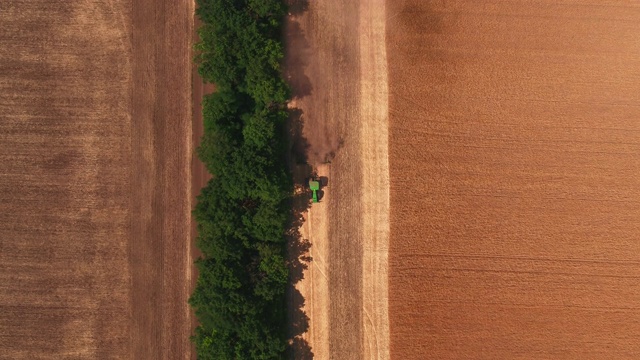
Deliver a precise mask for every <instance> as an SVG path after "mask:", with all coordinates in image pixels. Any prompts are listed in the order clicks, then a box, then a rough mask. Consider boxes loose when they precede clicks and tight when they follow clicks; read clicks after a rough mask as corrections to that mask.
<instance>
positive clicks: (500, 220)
mask: <svg viewBox="0 0 640 360" xmlns="http://www.w3.org/2000/svg"><path fill="white" fill-rule="evenodd" d="M387 16H388V20H387V54H388V65H389V94H390V98H389V109H390V153H389V156H390V171H391V243H390V252H389V266H390V269H389V294H390V299H389V312H390V320H391V355H392V358H397V359H425V358H432V359H551V358H552V359H559V358H572V359H637V358H640V342H638V341H637V339H638V338H640V310H639V307H638V300H639V299H640V282H639V281H638V279H639V278H640V256H639V254H640V241H638V240H639V239H640V226H639V224H640V222H639V219H640V206H639V203H640V176H639V174H640V123H639V122H638V119H640V91H638V90H639V89H640V42H639V41H638V38H639V37H640V8H639V7H638V4H634V3H633V2H628V1H596V0H591V1H563V2H556V1H542V0H540V1H510V2H504V1H500V2H497V1H495V2H494V1H474V0H468V1H440V0H438V1H420V0H410V1H409V0H408V1H388V2H387Z"/></svg>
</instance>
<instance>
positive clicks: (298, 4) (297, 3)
mask: <svg viewBox="0 0 640 360" xmlns="http://www.w3.org/2000/svg"><path fill="white" fill-rule="evenodd" d="M286 3H287V6H288V8H289V14H290V15H300V14H302V13H304V12H306V11H307V10H309V0H287V1H286Z"/></svg>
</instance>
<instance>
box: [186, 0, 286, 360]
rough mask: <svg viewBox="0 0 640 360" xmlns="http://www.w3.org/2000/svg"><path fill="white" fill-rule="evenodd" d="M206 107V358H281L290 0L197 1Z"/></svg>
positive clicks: (201, 315)
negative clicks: (285, 32) (212, 88)
mask: <svg viewBox="0 0 640 360" xmlns="http://www.w3.org/2000/svg"><path fill="white" fill-rule="evenodd" d="M197 5H198V9H197V15H198V16H199V18H200V19H201V20H202V23H203V25H202V26H201V27H200V28H199V35H200V39H201V42H200V43H199V44H197V47H196V50H197V53H198V55H197V57H196V61H197V63H198V66H199V72H200V75H201V76H202V77H203V78H204V79H205V81H208V82H212V83H215V84H216V88H217V91H216V92H215V93H214V94H211V95H208V96H206V98H205V99H204V101H203V115H204V122H205V134H204V136H203V139H202V143H201V146H200V148H199V149H198V155H199V157H200V159H201V160H202V161H203V162H204V163H205V164H206V166H207V168H208V170H209V172H210V173H211V174H213V175H214V177H213V179H212V180H211V181H209V183H208V184H207V186H206V187H205V188H204V189H203V190H202V194H201V195H200V197H199V198H198V203H197V205H196V209H195V211H194V215H195V217H196V220H197V222H198V233H199V235H198V239H197V244H198V247H199V248H200V250H201V251H202V254H203V255H202V257H201V258H200V259H198V260H197V261H196V265H197V267H198V270H199V277H198V282H197V285H196V289H195V291H194V293H193V294H192V296H191V299H190V304H191V306H192V307H193V308H194V309H195V312H196V315H197V317H198V320H199V323H200V325H199V326H198V328H197V329H196V332H195V335H194V337H193V340H194V342H195V344H196V349H197V352H198V358H199V359H280V358H282V357H283V354H284V351H285V349H286V346H287V338H286V311H285V310H286V308H285V289H286V286H287V282H288V269H287V264H286V257H285V231H286V227H287V219H288V214H289V199H290V196H291V193H292V183H291V180H290V176H289V173H288V171H287V167H286V162H285V161H284V158H285V151H286V146H285V144H286V141H287V139H286V135H285V132H284V130H283V129H284V126H285V121H286V119H287V112H286V107H285V102H286V100H287V98H288V96H289V90H288V87H287V84H286V83H285V82H284V80H283V78H282V73H281V69H280V62H281V60H282V58H283V46H282V43H281V41H280V38H281V25H282V24H281V21H282V19H283V16H284V14H285V11H286V8H285V6H284V4H283V3H282V1H281V0H198V1H197Z"/></svg>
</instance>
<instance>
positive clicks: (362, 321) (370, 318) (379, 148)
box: [287, 0, 389, 360]
mask: <svg viewBox="0 0 640 360" xmlns="http://www.w3.org/2000/svg"><path fill="white" fill-rule="evenodd" d="M298 5H299V6H295V5H294V6H293V7H292V16H290V18H289V22H288V28H287V39H288V44H289V49H288V58H287V70H288V73H287V75H288V76H290V82H291V84H292V87H293V89H294V96H295V98H294V101H293V103H292V106H293V107H295V108H297V109H298V111H299V113H298V114H297V118H298V119H299V122H301V123H302V125H303V129H304V130H303V135H304V137H305V139H306V142H307V144H306V146H307V147H305V146H302V148H303V150H306V153H307V156H308V161H309V163H310V164H311V165H312V166H313V167H314V168H315V169H316V170H317V172H318V175H319V176H326V177H327V179H328V184H327V186H326V187H324V189H323V190H324V191H325V194H326V195H325V196H324V198H322V199H321V203H319V204H315V205H312V207H311V209H310V210H309V212H308V214H307V215H306V219H307V221H306V222H305V223H304V225H303V227H302V229H301V232H302V235H303V237H305V238H307V239H309V240H310V242H311V248H310V250H309V255H310V256H311V258H312V260H311V262H310V263H309V264H308V265H309V266H308V269H307V270H306V271H304V279H303V280H302V281H301V282H299V283H298V284H297V289H298V290H299V291H300V293H301V295H302V297H303V298H304V301H303V310H304V311H305V313H306V315H307V316H308V317H309V320H308V327H309V328H308V331H307V332H306V333H305V334H303V336H302V337H303V338H304V339H305V340H306V341H307V342H308V343H309V345H310V347H311V352H312V356H313V358H315V359H354V360H355V359H387V358H388V357H389V333H388V314H387V272H386V269H387V244H388V231H389V220H388V219H389V218H388V216H389V213H388V211H389V192H388V189H389V183H388V181H389V179H388V159H387V151H388V149H387V108H386V104H387V93H386V91H387V89H386V58H385V56H386V55H385V42H384V3H383V2H380V1H375V0H371V1H365V0H363V1H361V2H349V3H344V2H340V1H326V2H313V3H308V4H306V3H302V4H298ZM303 145H305V144H303ZM310 357H311V354H307V353H304V354H300V353H299V354H297V357H296V358H310Z"/></svg>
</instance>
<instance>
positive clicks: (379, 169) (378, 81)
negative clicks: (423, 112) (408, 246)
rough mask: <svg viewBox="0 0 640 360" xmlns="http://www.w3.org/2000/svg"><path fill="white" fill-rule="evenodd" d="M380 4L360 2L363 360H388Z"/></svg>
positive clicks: (385, 99) (386, 201)
mask: <svg viewBox="0 0 640 360" xmlns="http://www.w3.org/2000/svg"><path fill="white" fill-rule="evenodd" d="M385 21H386V20H385V3H384V0H361V3H360V31H359V34H360V88H361V93H360V118H361V120H362V121H361V124H362V132H361V136H362V153H361V156H362V157H363V160H362V165H363V166H362V168H363V169H362V172H363V174H362V188H363V189H364V192H363V194H362V209H363V211H362V232H363V240H364V241H363V243H362V244H363V246H362V257H363V260H362V302H363V304H362V311H363V312H364V316H363V319H362V320H363V337H364V344H363V345H364V353H363V357H364V359H389V312H388V295H389V291H388V280H387V268H388V265H387V264H388V261H387V260H388V252H389V144H388V137H389V132H388V128H389V120H388V96H389V94H388V85H387V54H386V43H385Z"/></svg>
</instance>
